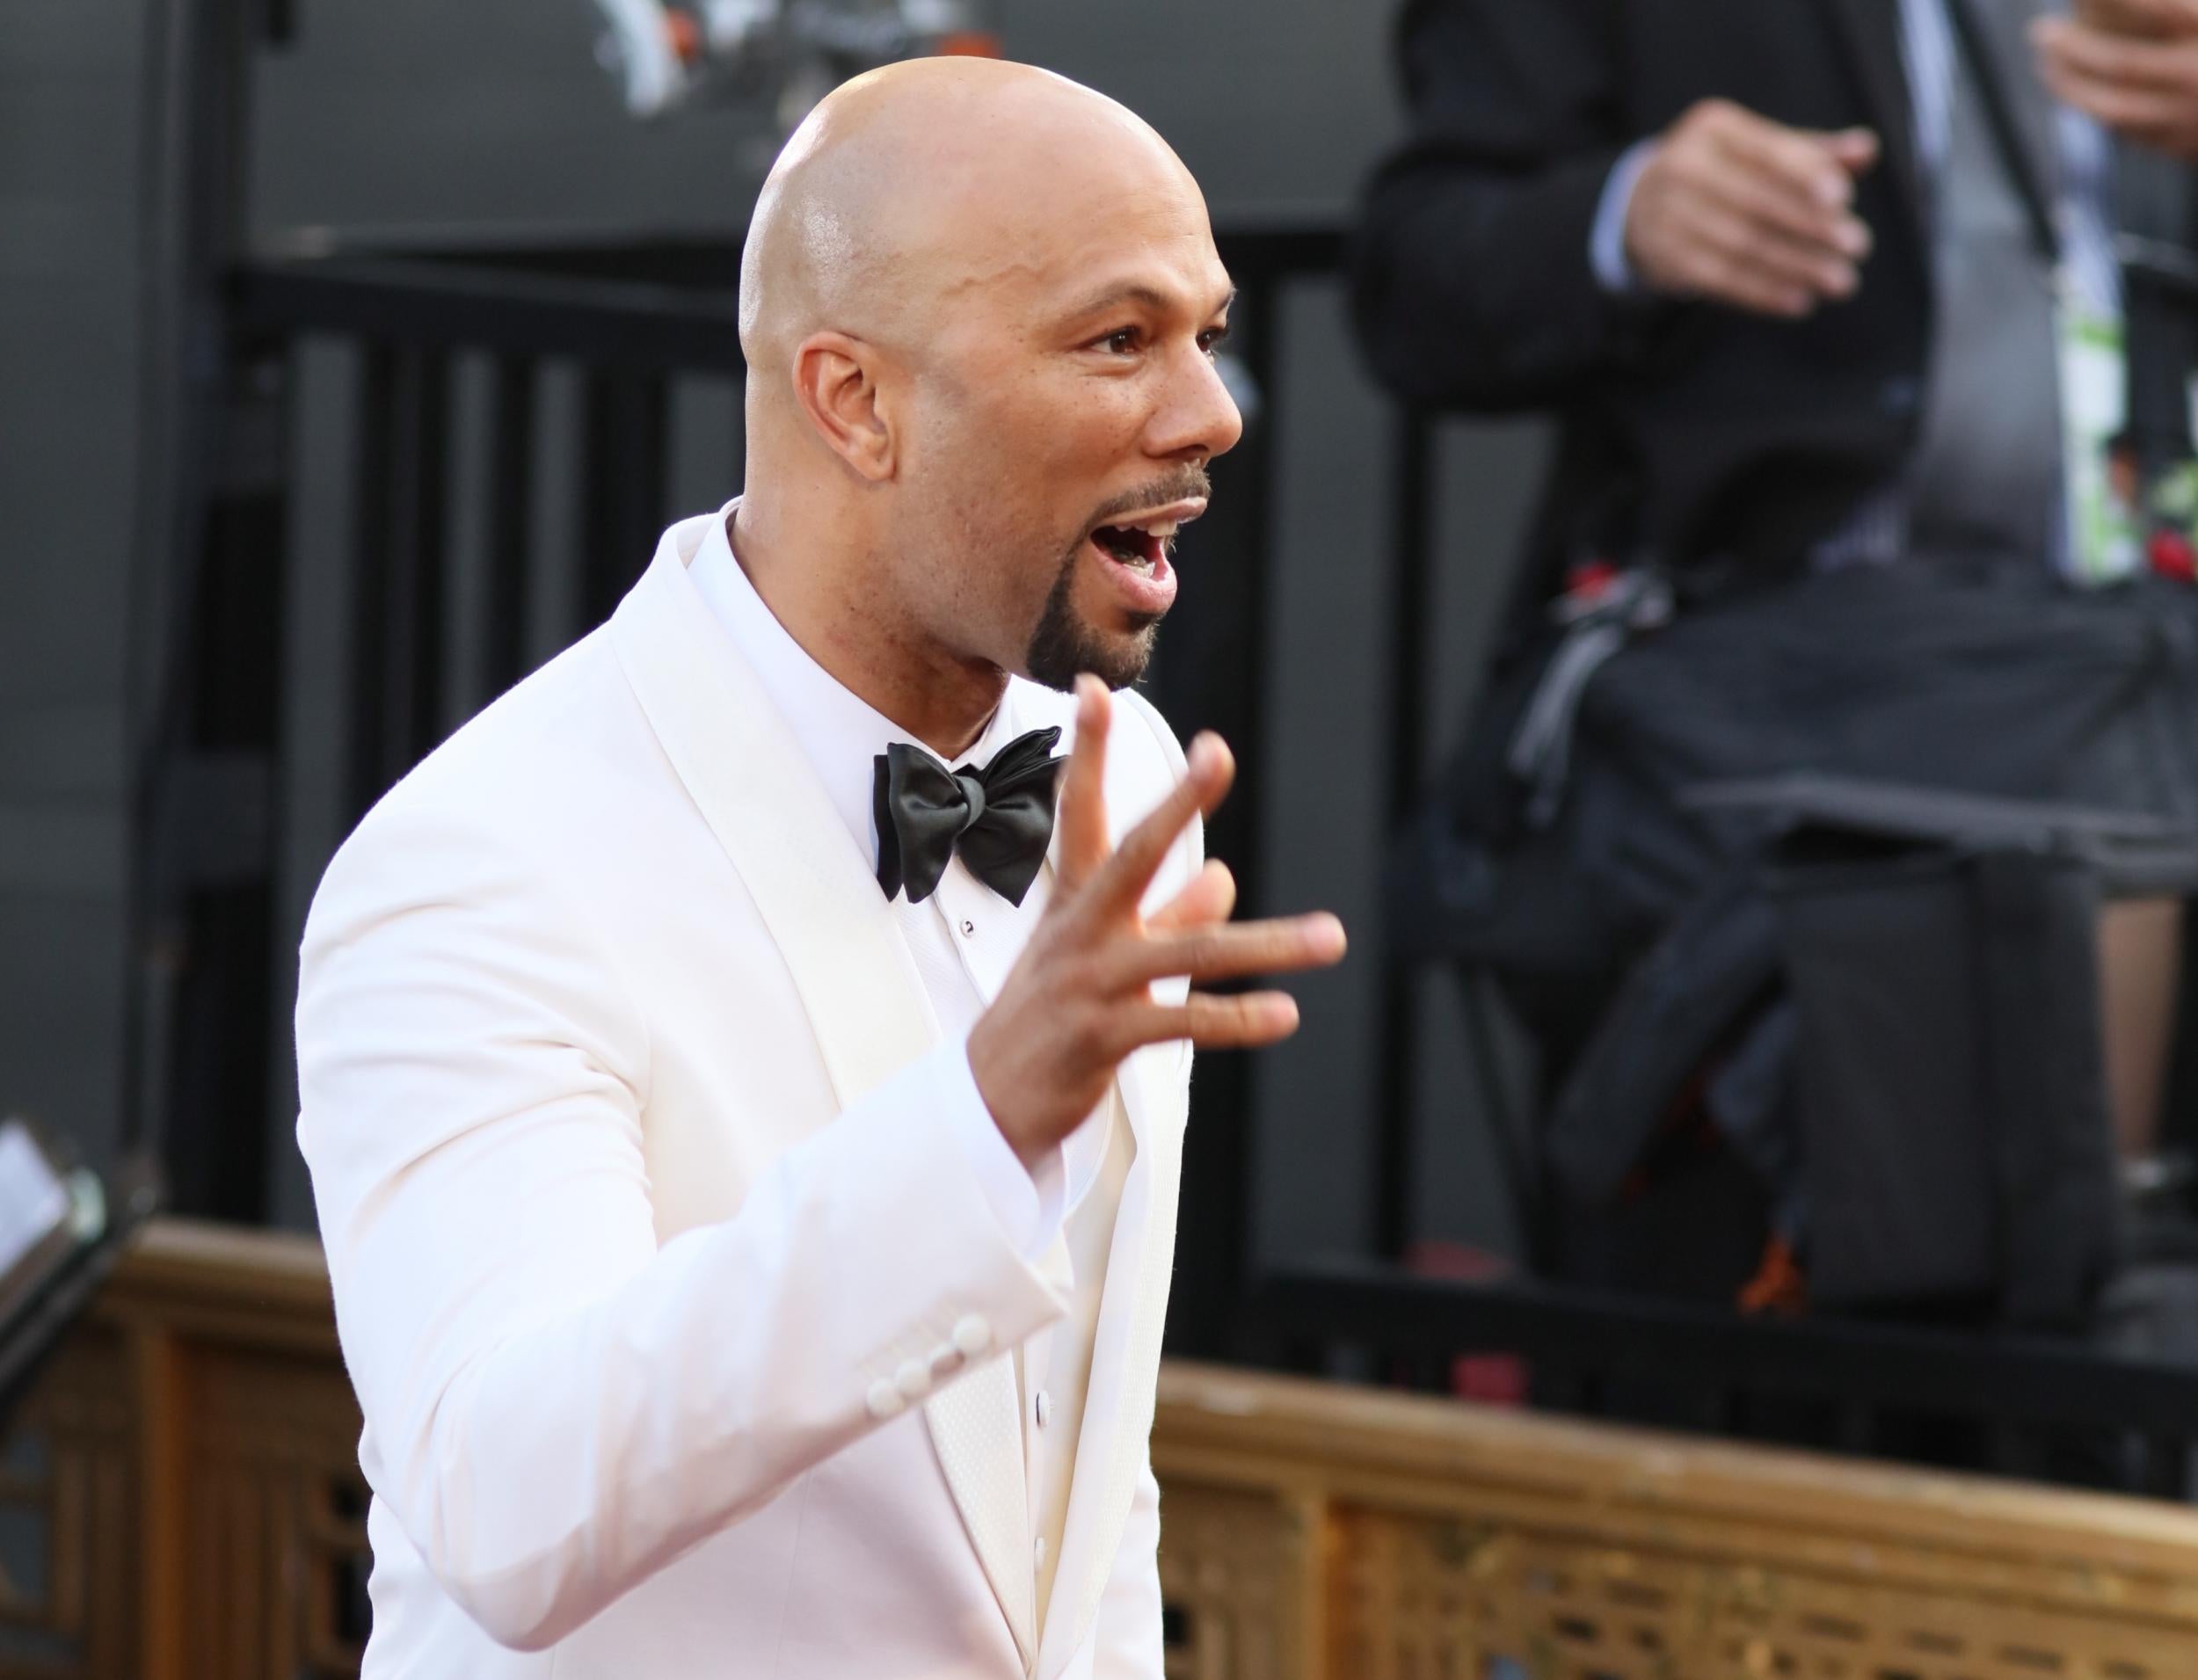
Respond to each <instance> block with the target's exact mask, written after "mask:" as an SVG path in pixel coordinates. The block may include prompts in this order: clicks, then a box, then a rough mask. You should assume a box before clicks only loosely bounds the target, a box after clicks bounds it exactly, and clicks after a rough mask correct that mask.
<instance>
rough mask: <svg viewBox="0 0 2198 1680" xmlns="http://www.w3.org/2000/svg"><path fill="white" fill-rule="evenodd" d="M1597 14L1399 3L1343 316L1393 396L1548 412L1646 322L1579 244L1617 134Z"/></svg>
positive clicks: (1603, 0) (1611, 37)
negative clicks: (1399, 109) (1385, 125)
mask: <svg viewBox="0 0 2198 1680" xmlns="http://www.w3.org/2000/svg"><path fill="white" fill-rule="evenodd" d="M1618 13H1619V7H1618V6H1617V4H1615V0H1532V4H1521V0H1411V3H1410V4H1408V5H1407V7H1406V8H1405V11H1404V15H1403V18H1402V21H1401V24H1400V26H1399V31H1398V49H1399V55H1400V61H1401V72H1402V76H1403V81H1404V84H1405V88H1406V92H1407V96H1408V102H1409V105H1410V113H1411V115H1410V126H1409V129H1408V135H1407V139H1406V141H1405V143H1404V145H1403V146H1402V147H1401V149H1399V150H1398V151H1397V152H1396V153H1395V154H1394V156H1392V157H1390V158H1389V159H1388V161H1387V162H1386V163H1385V164H1383V165H1382V167H1381V169H1380V170H1379V171H1378V172H1377V174H1376V175H1375V177H1374V179H1373V181H1372V185H1370V186H1369V188H1368V189H1367V194H1366V202H1365V215H1364V217H1363V219H1362V225H1361V229H1360V234H1359V237H1358V242H1357V249H1356V251H1355V253H1354V259H1353V299H1352V307H1353V311H1354V314H1355V316H1356V319H1357V326H1358V332H1359V337H1360V340H1361V342H1362V343H1363V345H1365V351H1366V353H1367V355H1368V357H1369V358H1370V359H1371V360H1372V363H1373V365H1374V367H1375V369H1376V371H1377V373H1378V374H1379V375H1380V377H1381V378H1382V380H1383V381H1384V382H1386V383H1387V384H1388V385H1389V386H1390V387H1391V388H1392V389H1394V390H1395V391H1396V392H1397V393H1398V394H1399V395H1401V396H1406V397H1408V398H1411V399H1413V400H1416V401H1421V402H1427V403H1432V404H1443V405H1447V406H1453V407H1459V408H1465V409H1470V410H1476V411H1491V412H1493V411H1507V410H1516V409H1525V408H1534V407H1546V406H1550V405H1553V404H1561V403H1562V402H1564V401H1565V400H1567V399H1568V397H1569V396H1572V395H1573V394H1574V393H1575V392H1576V390H1577V389H1580V388H1581V387H1582V386H1583V384H1584V383H1585V382H1588V381H1590V380H1591V379H1593V378H1595V377H1597V376H1598V375H1601V374H1603V373H1605V372H1606V371H1607V370H1608V369H1609V368H1611V367H1612V366H1614V365H1617V364H1619V363H1621V362H1623V361H1624V360H1627V358H1628V356H1629V355H1630V354H1632V353H1634V347H1635V344H1636V341H1637V340H1639V339H1640V338H1641V337H1642V336H1643V335H1644V333H1646V332H1647V331H1650V330H1652V329H1653V327H1654V325H1655V324H1656V321H1657V319H1658V318H1659V317H1660V316H1661V315H1662V313H1663V310H1662V309H1661V308H1660V307H1659V306H1656V305H1654V304H1648V305H1644V304H1643V303H1641V302H1637V301H1631V300H1625V299H1620V298H1615V297H1612V296H1611V295H1609V294H1607V293H1606V292H1605V291H1604V289H1603V288H1602V287H1601V286H1600V285H1599V284H1598V281H1597V280H1596V277H1595V273H1594V269H1593V265H1592V263H1591V260H1590V252H1589V247H1590V239H1591V236H1592V232H1593V229H1594V224H1595V215H1596V209H1597V207H1598V203H1599V202H1600V200H1601V199H1602V195H1603V189H1604V186H1605V183H1606V182H1607V181H1608V179H1609V178H1610V174H1611V171H1612V168H1613V166H1614V165H1615V164H1617V162H1618V160H1619V157H1620V156H1622V155H1623V154H1624V152H1625V150H1626V149H1627V146H1628V145H1629V144H1631V143H1632V142H1634V140H1636V139H1639V138H1640V136H1639V135H1634V134H1629V133H1627V132H1625V129H1624V126H1623V121H1622V116H1621V112H1620V100H1619V86H1618V66H1619V64H1620V63H1622V62H1623V59H1622V56H1621V55H1622V53H1623V50H1624V42H1623V41H1622V40H1621V39H1620V38H1619V16H1618Z"/></svg>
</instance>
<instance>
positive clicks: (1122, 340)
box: [1099, 327, 1138, 356]
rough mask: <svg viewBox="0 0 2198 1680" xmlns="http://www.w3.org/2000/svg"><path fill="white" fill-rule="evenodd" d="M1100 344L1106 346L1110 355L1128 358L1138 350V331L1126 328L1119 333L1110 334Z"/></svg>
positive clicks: (1133, 328)
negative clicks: (1127, 356)
mask: <svg viewBox="0 0 2198 1680" xmlns="http://www.w3.org/2000/svg"><path fill="white" fill-rule="evenodd" d="M1099 342H1100V343H1101V344H1103V345H1106V347H1107V349H1108V351H1109V352H1110V353H1112V354H1114V355H1117V356H1126V355H1128V354H1130V353H1131V352H1132V351H1134V350H1135V349H1136V348H1137V343H1138V333H1137V329H1136V328H1135V327H1124V328H1122V329H1121V331H1117V332H1110V333H1109V334H1107V336H1106V337H1105V338H1102V339H1101V340H1100V341H1099Z"/></svg>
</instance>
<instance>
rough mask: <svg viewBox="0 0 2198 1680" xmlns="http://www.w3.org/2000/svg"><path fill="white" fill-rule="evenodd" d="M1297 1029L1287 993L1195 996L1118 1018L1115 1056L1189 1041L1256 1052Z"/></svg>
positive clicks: (1145, 1007) (1137, 1009)
mask: <svg viewBox="0 0 2198 1680" xmlns="http://www.w3.org/2000/svg"><path fill="white" fill-rule="evenodd" d="M1297 1029H1298V1004H1297V1000H1296V999H1294V998H1292V996H1291V995H1290V994H1289V993H1287V992H1246V993H1237V994H1234V995H1231V996H1227V997H1215V996H1213V995H1212V994H1211V993H1205V992H1194V993H1191V994H1190V997H1188V998H1186V999H1185V1000H1183V1002H1181V1003H1175V1004H1166V1003H1151V1004H1144V1005H1140V1006H1139V1007H1134V1008H1132V1009H1129V1010H1125V1011H1124V1012H1123V1014H1122V1016H1121V1037H1120V1039H1119V1041H1118V1043H1119V1045H1120V1053H1121V1054H1122V1055H1124V1056H1126V1055H1128V1054H1129V1053H1130V1052H1131V1051H1135V1050H1142V1049H1143V1048H1144V1047H1145V1046H1146V1045H1147V1044H1168V1043H1170V1042H1172V1041H1174V1040H1175V1039H1179V1038H1188V1039H1189V1040H1190V1042H1191V1043H1192V1044H1196V1045H1197V1047H1198V1048H1199V1049H1200V1050H1256V1049H1258V1048H1259V1047H1260V1046H1262V1045H1263V1044H1278V1043H1280V1042H1281V1041H1282V1040H1283V1039H1285V1038H1287V1037H1289V1036H1290V1035H1291V1034H1292V1033H1293V1032H1295V1031H1297Z"/></svg>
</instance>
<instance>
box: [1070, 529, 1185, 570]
mask: <svg viewBox="0 0 2198 1680" xmlns="http://www.w3.org/2000/svg"><path fill="white" fill-rule="evenodd" d="M1091 540H1092V541H1093V542H1096V543H1097V544H1098V545H1099V547H1100V548H1101V549H1103V551H1104V552H1105V553H1106V555H1107V556H1108V557H1109V558H1110V559H1111V560H1114V561H1116V562H1117V563H1119V564H1122V565H1125V566H1127V567H1129V569H1130V570H1131V571H1135V572H1141V573H1142V574H1144V575H1145V576H1146V577H1148V578H1149V577H1151V576H1152V575H1153V574H1154V572H1156V571H1159V570H1160V569H1161V567H1163V566H1165V565H1166V564H1168V550H1169V549H1173V548H1174V547H1175V527H1173V526H1172V525H1171V526H1169V527H1167V529H1166V530H1165V532H1164V533H1163V532H1162V531H1160V530H1152V531H1144V530H1139V528H1138V527H1135V526H1133V525H1103V526H1101V527H1099V528H1098V529H1097V530H1095V531H1094V532H1093V533H1092V534H1091Z"/></svg>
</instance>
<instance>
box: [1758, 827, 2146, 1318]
mask: <svg viewBox="0 0 2198 1680" xmlns="http://www.w3.org/2000/svg"><path fill="white" fill-rule="evenodd" d="M1772 897H1773V898H1774V901H1775V902H1776V904H1777V905H1778V907H1779V910H1780V922H1781V927H1782V935H1783V940H1782V942H1783V944H1784V947H1785V956H1786V968H1787V985H1788V987H1789V991H1790V995H1791V997H1792V999H1793V1001H1794V1008H1795V1012H1796V1015H1797V1020H1798V1027H1799V1030H1798V1034H1797V1049H1796V1055H1795V1068H1794V1073H1795V1087H1794V1088H1795V1107H1796V1113H1797V1117H1798V1120H1799V1124H1800V1134H1801V1155H1802V1159H1803V1160H1804V1161H1805V1163H1806V1166H1805V1173H1806V1183H1807V1202H1808V1252H1807V1269H1808V1273H1809V1294H1810V1298H1811V1299H1812V1300H1813V1301H1815V1302H1816V1303H1817V1304H1818V1305H1824V1306H1830V1307H1841V1306H1883V1305H1914V1304H1916V1303H1918V1302H1922V1301H1934V1302H1935V1301H1946V1302H1975V1303H1984V1304H1989V1305H1991V1306H1993V1307H1995V1308H1996V1309H1997V1310H1996V1312H1995V1313H1994V1316H1996V1317H1997V1318H1998V1319H1999V1320H2001V1321H2003V1322H2007V1323H2012V1324H2020V1325H2026V1326H2033V1327H2067V1328H2073V1327H2077V1326H2078V1325H2079V1324H2080V1323H2081V1322H2082V1321H2083V1320H2084V1317H2085V1313H2086V1312H2087V1311H2088V1308H2089V1305H2090V1303H2091V1301H2092V1298H2093V1297H2094V1295H2095V1293H2096V1291H2097V1289H2098V1287H2099V1285H2100V1284H2101V1283H2102V1282H2103V1281H2104V1280H2105V1278H2106V1276H2107V1274H2108V1272H2109V1271H2110V1270H2111V1269H2112V1267H2113V1264H2114V1259H2115V1255H2116V1251H2117V1240H2116V1230H2115V1217H2116V1216H2115V1210H2116V1206H2117V1197H2116V1193H2115V1180H2114V1154H2113V1145H2112V1142H2111V1139H2112V1137H2113V1128H2112V1125H2111V1124H2110V1123H2109V1121H2108V1117H2107V1101H2106V1076H2105V1065H2104V1057H2103V1051H2102V1048H2101V1043H2100V1015H2099V988H2098V956H2097V952H2096V949H2095V928H2096V926H2097V920H2098V914H2099V904H2100V891H2099V884H2098V878H2097V876H2096V873H2095V872H2094V871H2093V869H2092V867H2091V866H2090V864H2089V863H2087V862H2085V861H2084V860H2082V859H2080V858H2077V857H2072V856H2068V855H2052V854H2050V853H2036V852H1977V851H1967V850H1953V849H1948V848H1944V847H1918V849H1916V850H1914V851H1912V852H1911V853H1909V854H1908V855H1905V856H1901V857H1897V858H1894V857H1883V856H1880V857H1877V858H1874V859H1870V860H1867V861H1844V862H1813V863H1806V864H1801V865H1796V866H1791V867H1787V868H1782V869H1779V870H1777V871H1776V872H1775V874H1774V876H1773V886H1772Z"/></svg>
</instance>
